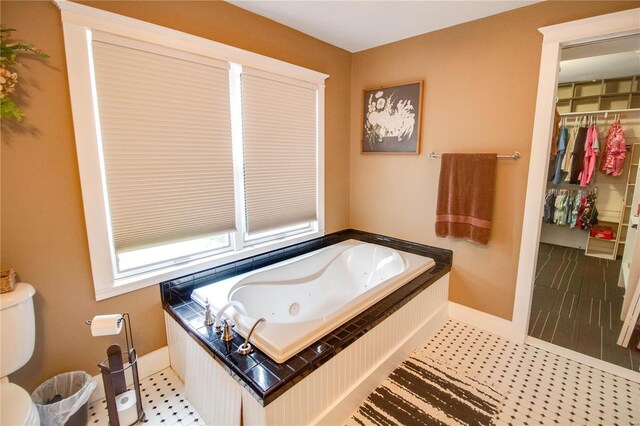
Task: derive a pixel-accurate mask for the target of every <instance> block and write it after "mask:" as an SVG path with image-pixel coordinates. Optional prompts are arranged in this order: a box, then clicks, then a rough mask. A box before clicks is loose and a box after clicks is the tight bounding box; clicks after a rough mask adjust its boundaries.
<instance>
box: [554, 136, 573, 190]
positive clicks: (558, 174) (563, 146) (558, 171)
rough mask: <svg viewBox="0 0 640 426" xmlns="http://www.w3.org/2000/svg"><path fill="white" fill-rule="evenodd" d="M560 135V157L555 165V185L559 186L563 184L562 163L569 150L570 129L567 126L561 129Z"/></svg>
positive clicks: (558, 156)
mask: <svg viewBox="0 0 640 426" xmlns="http://www.w3.org/2000/svg"><path fill="white" fill-rule="evenodd" d="M559 133H560V135H559V136H558V155H557V158H556V164H555V166H556V167H555V176H554V178H553V183H554V184H556V185H558V184H559V183H561V182H562V176H563V173H562V162H563V160H564V156H565V155H566V150H567V142H568V139H569V129H567V128H566V127H565V126H562V127H561V128H560V132H559Z"/></svg>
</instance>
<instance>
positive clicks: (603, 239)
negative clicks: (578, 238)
mask: <svg viewBox="0 0 640 426" xmlns="http://www.w3.org/2000/svg"><path fill="white" fill-rule="evenodd" d="M589 239H590V240H598V241H606V242H611V243H615V242H616V240H615V238H613V239H609V238H597V237H592V236H591V235H589Z"/></svg>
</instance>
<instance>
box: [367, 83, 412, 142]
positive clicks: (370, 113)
mask: <svg viewBox="0 0 640 426" xmlns="http://www.w3.org/2000/svg"><path fill="white" fill-rule="evenodd" d="M421 102H422V82H421V81H418V82H415V83H407V84H400V85H397V86H389V87H378V88H375V89H365V91H364V110H363V126H362V153H364V154H367V153H396V154H397V153H400V154H418V153H419V151H420V122H421V121H420V119H421V114H422V103H421Z"/></svg>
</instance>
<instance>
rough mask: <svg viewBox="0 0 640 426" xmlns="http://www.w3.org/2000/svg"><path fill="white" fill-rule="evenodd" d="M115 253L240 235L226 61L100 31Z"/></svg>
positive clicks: (97, 59)
mask: <svg viewBox="0 0 640 426" xmlns="http://www.w3.org/2000/svg"><path fill="white" fill-rule="evenodd" d="M92 50H93V63H94V71H95V74H94V75H95V86H96V90H97V101H98V112H99V126H100V134H101V140H102V148H103V156H104V167H105V169H104V172H105V178H106V185H107V197H108V205H109V214H110V218H111V230H112V234H113V242H114V246H115V250H116V252H122V251H128V250H133V249H139V248H143V247H149V246H155V245H160V244H167V243H171V242H176V241H182V240H188V239H193V238H199V237H204V236H207V235H213V234H219V233H223V232H229V231H232V230H235V228H236V226H235V204H234V185H233V160H232V145H231V118H230V107H229V102H230V101H229V96H230V94H229V71H228V68H229V66H228V64H227V63H225V62H218V61H214V60H212V59H208V58H205V57H200V56H197V55H192V54H188V53H185V52H181V51H176V50H172V49H169V48H164V47H160V46H156V45H152V44H148V43H144V42H138V41H134V40H129V39H125V38H120V37H117V36H112V35H107V34H101V33H99V32H94V34H93V41H92Z"/></svg>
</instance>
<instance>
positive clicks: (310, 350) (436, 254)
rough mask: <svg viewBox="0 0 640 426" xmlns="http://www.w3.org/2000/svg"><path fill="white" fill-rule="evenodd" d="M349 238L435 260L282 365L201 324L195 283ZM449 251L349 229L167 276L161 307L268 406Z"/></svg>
mask: <svg viewBox="0 0 640 426" xmlns="http://www.w3.org/2000/svg"><path fill="white" fill-rule="evenodd" d="M348 239H356V240H360V241H365V242H371V243H374V244H379V245H383V246H387V247H392V248H394V249H397V250H402V251H406V252H410V253H415V254H418V255H422V256H428V257H431V258H433V259H434V260H435V261H436V265H435V266H434V267H432V268H431V269H429V270H428V271H425V272H423V273H422V274H420V275H419V276H417V277H416V278H414V279H413V280H411V281H409V282H408V283H407V284H405V285H403V286H402V287H400V288H399V289H398V290H396V291H395V292H393V293H391V294H390V295H389V296H387V297H386V298H385V299H383V300H381V301H379V302H378V303H376V304H375V305H373V306H371V307H370V308H369V309H367V310H365V311H363V312H362V313H360V314H359V315H356V316H355V317H354V318H352V319H351V320H349V321H347V322H346V323H345V324H342V325H341V326H340V327H338V328H337V329H335V330H333V331H332V332H331V333H329V334H328V335H326V336H324V337H323V338H321V339H319V340H318V341H316V342H315V343H314V344H312V345H310V346H309V347H307V348H306V349H304V350H302V351H301V352H299V353H298V354H297V355H294V356H293V357H291V358H290V359H289V360H287V361H286V362H284V363H282V364H277V363H275V362H274V361H272V360H271V359H270V358H268V357H267V356H266V355H265V354H263V353H262V352H261V351H260V350H258V349H256V350H254V351H253V353H251V354H250V355H248V356H243V355H239V354H238V353H236V350H237V348H238V346H239V345H240V344H242V343H243V342H244V338H242V337H241V336H239V335H238V334H237V333H236V334H234V339H233V340H232V341H231V342H223V341H222V340H221V339H220V335H219V334H217V333H215V331H213V329H212V327H211V326H209V327H207V326H205V325H204V312H203V309H202V308H201V307H200V305H198V304H196V303H195V302H193V301H192V300H191V299H190V296H191V292H192V291H193V290H194V289H196V288H198V287H201V286H204V285H208V284H211V283H214V282H217V281H221V280H223V279H226V278H229V277H232V276H234V275H239V274H243V273H245V272H249V271H252V270H255V269H259V268H262V267H264V266H268V265H271V264H274V263H277V262H280V261H283V260H287V259H290V258H293V257H296V256H299V255H302V254H305V253H309V252H311V251H315V250H318V249H320V248H323V247H327V246H330V245H333V244H336V243H339V242H341V241H345V240H348ZM452 256H453V253H452V252H451V251H450V250H445V249H440V248H436V247H430V246H426V245H423V244H418V243H412V242H409V241H404V240H399V239H395V238H391V237H386V236H382V235H377V234H372V233H367V232H362V231H357V230H352V229H349V230H345V231H340V232H336V233H333V234H328V235H326V236H324V237H321V238H317V239H314V240H311V241H307V242H304V243H300V244H295V245H292V246H289V247H286V248H284V249H279V250H274V251H272V252H269V253H265V254H261V255H258V256H254V257H251V258H248V259H243V260H240V261H237V262H232V263H229V264H226V265H222V266H219V267H217V268H211V269H208V270H206V271H202V272H199V273H196V274H192V275H188V276H185V277H181V278H178V279H174V280H171V281H166V282H163V283H161V286H160V288H161V293H162V300H163V306H164V309H165V311H166V312H167V313H168V314H169V315H170V316H171V317H172V318H174V319H175V320H176V321H177V322H178V324H180V325H181V326H182V327H183V328H184V329H185V330H186V331H187V332H188V333H189V334H191V335H192V336H193V337H194V338H195V339H196V341H198V343H199V344H200V345H201V346H202V347H203V348H204V349H205V350H206V351H207V352H209V353H210V354H211V355H212V356H213V357H214V358H216V359H217V360H218V361H219V363H220V365H221V366H222V367H223V368H224V369H225V370H226V371H227V372H228V373H229V374H231V375H232V376H233V377H234V378H235V379H236V380H237V381H238V382H239V383H240V384H241V385H243V386H244V387H245V388H246V389H247V390H248V391H249V392H250V393H251V394H252V395H253V396H254V397H255V398H256V399H257V400H258V401H259V402H260V403H261V404H262V405H263V406H266V405H267V404H269V403H270V402H272V401H273V400H275V399H276V398H277V397H278V396H279V395H281V394H282V393H284V392H285V391H286V390H287V389H289V388H291V387H292V386H293V385H295V384H296V383H298V382H299V381H300V380H302V379H303V378H304V377H306V376H307V375H308V374H310V373H311V372H312V371H313V370H314V369H316V368H318V367H320V366H321V365H322V364H324V363H325V362H327V361H328V360H329V359H331V357H333V356H334V355H336V354H337V353H339V352H340V351H341V350H342V349H344V348H346V347H348V346H349V345H350V344H351V343H353V342H354V341H355V340H356V339H358V338H359V337H360V336H362V335H364V334H365V333H367V332H368V331H369V330H370V329H372V328H373V327H375V326H376V325H377V324H379V323H380V322H382V321H383V320H384V319H386V318H387V317H388V316H390V315H391V314H393V313H394V312H396V311H397V310H398V309H400V308H401V307H402V306H404V305H405V304H406V303H408V302H409V301H410V300H411V299H413V298H414V297H415V296H417V295H418V294H420V292H422V291H423V290H424V289H426V288H428V287H429V286H430V285H431V284H433V283H434V282H436V281H437V280H438V279H439V278H441V277H442V276H444V275H445V274H446V273H447V272H449V270H450V269H451V262H452Z"/></svg>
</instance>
